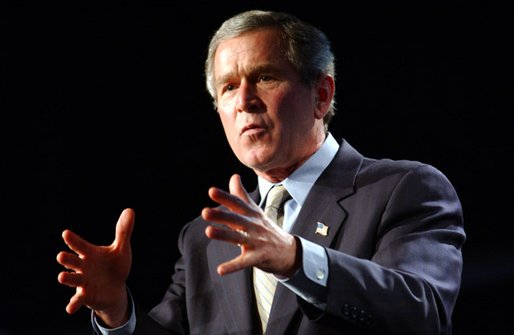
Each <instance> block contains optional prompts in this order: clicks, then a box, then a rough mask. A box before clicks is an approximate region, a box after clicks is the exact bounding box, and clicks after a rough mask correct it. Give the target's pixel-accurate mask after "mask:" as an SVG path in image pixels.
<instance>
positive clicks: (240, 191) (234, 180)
mask: <svg viewBox="0 0 514 335" xmlns="http://www.w3.org/2000/svg"><path fill="white" fill-rule="evenodd" d="M228 188H229V190H230V193H231V194H233V195H235V196H237V197H238V198H239V199H242V200H243V201H244V202H246V203H250V202H251V201H252V200H251V198H250V196H249V195H248V192H247V191H246V189H245V188H244V186H243V182H242V181H241V176H240V175H238V174H233V175H232V177H230V181H229V184H228Z"/></svg>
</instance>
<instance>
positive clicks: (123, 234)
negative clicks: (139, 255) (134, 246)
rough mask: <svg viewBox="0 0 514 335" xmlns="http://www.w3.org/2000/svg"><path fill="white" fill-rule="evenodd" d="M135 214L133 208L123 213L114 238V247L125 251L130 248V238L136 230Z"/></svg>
mask: <svg viewBox="0 0 514 335" xmlns="http://www.w3.org/2000/svg"><path fill="white" fill-rule="evenodd" d="M134 222H135V213H134V210H133V209H131V208H126V209H125V210H123V212H121V215H120V218H119V219H118V222H117V223H116V236H115V238H114V242H113V244H114V246H115V247H117V248H119V249H121V250H125V249H127V248H130V237H131V236H132V230H133V229H134Z"/></svg>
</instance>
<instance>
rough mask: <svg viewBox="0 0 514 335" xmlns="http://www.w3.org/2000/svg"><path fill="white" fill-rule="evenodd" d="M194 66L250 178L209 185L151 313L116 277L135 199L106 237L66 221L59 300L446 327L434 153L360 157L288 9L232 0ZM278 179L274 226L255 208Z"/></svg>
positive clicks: (123, 314)
mask: <svg viewBox="0 0 514 335" xmlns="http://www.w3.org/2000/svg"><path fill="white" fill-rule="evenodd" d="M205 71H206V83H207V88H208V91H209V92H210V94H211V95H212V97H213V99H214V104H215V107H216V109H217V111H218V113H219V116H220V119H221V122H222V124H223V128H224V130H225V134H226V136H227V139H228V142H229V144H230V146H231V148H232V150H233V152H234V154H235V155H236V156H237V158H238V159H239V160H240V161H241V162H242V163H243V164H245V165H246V166H248V167H249V168H251V169H252V170H253V171H254V172H255V173H256V175H257V178H258V188H257V189H256V190H255V191H253V192H251V193H247V191H246V190H245V188H244V187H243V185H242V183H241V180H240V178H239V176H238V175H234V176H233V177H232V178H231V179H230V182H229V192H227V191H224V190H221V189H218V188H214V187H213V188H211V189H209V192H208V194H209V196H210V198H211V199H212V200H214V201H215V202H217V203H218V204H220V206H219V207H216V208H205V209H204V210H203V211H202V213H201V215H200V216H199V217H198V218H196V219H195V220H193V221H192V222H190V223H188V224H187V225H185V226H184V228H183V229H182V231H181V234H180V237H179V250H180V252H181V258H180V259H179V260H178V261H177V263H176V266H175V272H174V274H173V277H172V282H171V284H170V286H169V288H168V290H167V292H166V294H165V296H164V297H163V300H162V302H161V303H159V304H158V305H157V306H156V307H155V308H153V309H152V310H151V311H150V313H149V314H148V315H147V314H146V313H145V312H144V311H142V310H141V309H140V308H139V307H138V306H137V303H136V302H135V300H136V297H131V295H130V292H129V291H128V289H127V287H126V284H125V281H126V279H127V277H128V274H129V271H130V262H131V251H130V235H131V232H132V228H133V225H134V212H133V211H132V210H131V209H126V210H125V211H123V213H122V214H121V216H120V219H119V221H118V223H117V225H116V237H115V240H114V242H113V243H112V244H111V245H110V246H95V245H93V244H90V243H89V242H87V241H85V240H83V239H82V238H80V237H79V236H77V235H75V234H74V233H72V232H71V231H65V232H64V233H63V238H64V240H65V242H66V244H67V245H68V246H69V247H70V248H71V249H72V250H73V251H74V252H75V253H70V252H61V253H59V255H58V256H57V260H58V262H59V263H60V264H62V265H63V266H65V267H66V268H68V269H70V270H71V271H70V272H66V271H63V272H61V273H60V274H59V277H58V280H59V282H60V283H62V284H64V285H68V286H71V287H75V288H76V293H75V295H74V296H73V297H72V298H71V300H70V303H69V304H68V306H67V311H68V312H69V313H74V312H75V311H77V310H78V309H79V308H80V307H81V306H82V305H86V306H88V307H89V308H91V309H92V310H93V314H92V315H93V321H92V322H93V327H94V328H95V330H96V332H98V333H105V334H132V333H133V334H258V333H261V334H262V333H263V332H265V333H266V334H368V333H369V334H372V333H376V334H450V333H451V316H452V311H453V308H454V305H455V302H456V299H457V295H458V292H459V288H460V276H461V270H462V254H461V248H462V245H463V243H464V241H465V233H464V230H463V218H462V210H461V205H460V202H459V199H458V197H457V194H456V192H455V190H454V188H453V187H452V185H451V184H450V182H449V181H448V180H447V178H446V177H445V176H444V175H443V174H442V173H441V172H439V171H438V170H437V169H435V168H434V167H431V166H429V165H426V164H423V163H420V162H414V161H392V160H389V159H382V160H375V159H370V158H366V157H363V156H362V155H361V154H360V153H358V152H357V151H356V150H355V149H354V148H352V147H351V146H350V144H349V143H348V142H347V141H346V140H344V139H341V140H339V141H338V140H336V139H334V137H333V136H332V135H331V134H330V132H329V131H328V125H329V122H330V120H331V118H332V115H333V113H334V101H335V99H334V96H335V79H334V78H335V70H334V57H333V54H332V52H331V49H330V45H329V41H328V40H327V38H326V36H325V35H324V34H323V33H322V32H321V31H319V30H318V29H316V28H314V27H313V26H311V25H308V24H306V23H304V22H302V21H300V20H298V19H297V18H295V17H293V16H290V15H288V14H284V13H276V12H263V11H249V12H244V13H241V14H239V15H236V16H234V17H232V18H230V19H229V20H227V21H226V22H224V23H223V25H222V26H221V27H220V28H219V30H218V31H217V32H216V33H215V35H214V36H213V38H212V39H211V42H210V45H209V52H208V57H207V61H206V67H205ZM281 186H284V187H285V189H286V190H287V193H282V194H281V195H280V198H281V199H284V200H286V202H285V203H284V204H274V205H273V206H274V207H275V213H276V214H277V213H283V223H282V228H281V227H279V222H282V219H280V217H281V215H279V216H277V217H274V218H272V217H271V214H265V212H264V210H263V209H262V207H263V204H264V203H265V202H267V198H271V196H270V195H269V194H268V191H270V190H271V191H270V192H274V190H276V189H279V188H281ZM263 273H264V275H263ZM266 273H268V274H272V276H271V277H269V278H268V279H269V280H271V286H270V288H269V289H270V292H268V297H267V298H266V297H261V295H260V288H258V283H259V282H260V281H261V280H263V279H262V278H263V277H261V275H263V276H265V274H266ZM277 281H278V284H277V285H276V289H275V288H274V287H275V286H274V282H277ZM266 300H270V303H272V306H271V311H266V310H265V309H266V308H265V301H266ZM267 313H269V314H267Z"/></svg>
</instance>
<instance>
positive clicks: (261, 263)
mask: <svg viewBox="0 0 514 335" xmlns="http://www.w3.org/2000/svg"><path fill="white" fill-rule="evenodd" d="M229 190H230V193H228V192H226V191H224V190H221V189H219V188H216V187H211V188H210V189H209V197H210V198H211V199H212V200H214V201H215V202H217V203H219V204H220V205H223V206H224V207H219V208H204V209H203V210H202V218H203V219H204V220H206V221H212V222H215V223H217V224H220V225H222V226H221V227H220V226H215V225H210V226H208V227H207V228H206V230H205V234H206V235H207V237H209V238H211V239H215V240H221V241H226V242H228V243H234V244H237V245H239V246H240V247H241V254H240V255H239V256H238V257H236V258H234V259H232V260H230V261H228V262H225V263H223V264H221V265H219V266H218V273H219V274H220V275H225V274H229V273H232V272H235V271H238V270H241V269H244V268H247V267H253V266H255V267H258V268H260V269H261V270H263V271H266V272H270V273H273V274H275V275H277V276H280V277H289V276H291V275H292V274H293V273H294V272H295V271H296V270H297V269H298V267H299V266H300V264H299V263H300V257H299V255H298V250H299V248H300V246H299V241H297V239H296V238H295V237H294V236H293V235H291V234H288V233H287V232H285V231H284V230H282V229H281V228H280V227H279V226H277V225H276V224H275V223H274V222H273V221H272V220H271V219H269V218H268V217H267V216H266V215H265V214H264V211H263V210H262V209H261V208H260V207H259V206H258V205H257V204H256V203H255V202H254V201H253V200H252V199H251V198H250V196H249V195H248V193H247V192H246V190H245V188H244V187H243V184H242V182H241V178H240V176H239V175H237V174H235V175H233V176H232V177H231V178H230V182H229Z"/></svg>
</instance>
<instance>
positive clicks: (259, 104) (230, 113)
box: [214, 29, 323, 181]
mask: <svg viewBox="0 0 514 335" xmlns="http://www.w3.org/2000/svg"><path fill="white" fill-rule="evenodd" d="M214 79H215V89H216V96H217V103H218V113H219V115H220V118H221V122H222V124H223V128H224V130H225V135H226V136H227V140H228V142H229V144H230V146H231V148H232V150H233V151H234V153H235V155H236V156H237V158H238V159H239V160H240V161H241V162H242V163H243V164H245V165H246V166H248V167H250V168H252V169H254V171H255V172H256V173H257V174H259V175H261V176H264V177H267V179H269V180H272V179H275V178H279V180H281V179H283V178H285V177H287V175H289V174H290V173H291V172H292V171H294V169H296V168H297V167H298V166H299V165H300V164H301V163H303V161H305V160H306V159H307V158H308V157H309V156H310V155H311V154H312V153H313V152H314V151H315V150H316V149H317V148H318V147H319V145H320V129H321V131H322V129H323V125H322V120H321V119H320V117H319V115H317V113H316V111H315V108H316V103H315V100H316V94H315V92H316V89H314V88H309V87H307V86H306V85H305V84H304V83H302V82H301V80H300V77H299V76H298V74H297V73H296V72H295V71H294V69H293V67H292V66H291V65H290V64H289V62H288V60H287V59H286V58H285V56H284V55H283V54H282V53H281V45H280V40H279V38H278V35H277V34H276V33H275V32H274V31H273V30H270V29H263V30H258V31H254V32H250V33H245V34H243V35H240V36H238V37H235V38H232V39H228V40H226V41H223V42H222V43H221V44H220V45H219V47H218V49H217V51H216V55H215V59H214ZM321 138H323V136H321ZM321 142H322V139H321ZM281 176H282V177H283V178H281ZM272 181H273V180H272Z"/></svg>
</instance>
